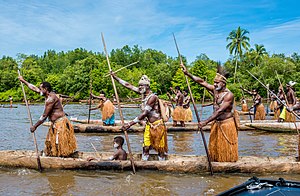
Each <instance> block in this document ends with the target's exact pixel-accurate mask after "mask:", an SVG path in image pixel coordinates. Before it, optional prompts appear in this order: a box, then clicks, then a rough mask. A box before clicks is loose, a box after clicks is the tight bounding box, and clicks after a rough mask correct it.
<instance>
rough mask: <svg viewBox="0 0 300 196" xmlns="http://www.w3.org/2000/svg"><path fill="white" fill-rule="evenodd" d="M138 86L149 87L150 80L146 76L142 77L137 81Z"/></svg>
mask: <svg viewBox="0 0 300 196" xmlns="http://www.w3.org/2000/svg"><path fill="white" fill-rule="evenodd" d="M139 85H149V86H150V79H149V78H148V77H147V76H146V75H143V76H142V77H141V79H140V81H139Z"/></svg>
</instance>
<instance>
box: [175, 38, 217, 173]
mask: <svg viewBox="0 0 300 196" xmlns="http://www.w3.org/2000/svg"><path fill="white" fill-rule="evenodd" d="M173 37H174V42H175V45H176V49H177V53H178V57H179V59H180V63H181V64H183V61H182V58H181V55H180V52H179V48H178V45H177V42H176V38H175V35H174V33H173ZM184 76H185V81H186V84H187V86H188V89H189V92H190V95H191V99H192V103H193V106H194V111H195V113H196V117H197V120H198V123H200V117H199V114H198V110H197V107H196V104H195V100H194V97H193V93H192V90H191V87H190V83H189V81H188V78H187V76H186V75H184ZM198 131H200V132H201V136H202V140H203V145H204V148H205V152H206V156H207V161H208V167H209V170H210V174H211V175H213V169H212V165H211V161H210V155H209V152H208V148H207V144H206V140H205V137H204V133H203V130H202V128H199V127H198Z"/></svg>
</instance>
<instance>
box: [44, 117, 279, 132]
mask: <svg viewBox="0 0 300 196" xmlns="http://www.w3.org/2000/svg"><path fill="white" fill-rule="evenodd" d="M86 121H87V120H86ZM73 122H74V121H73ZM81 122H85V120H82V121H81ZM91 122H94V123H95V124H73V126H74V131H75V133H119V132H122V131H121V127H122V126H121V123H120V122H119V121H116V126H103V123H102V121H100V120H91ZM97 122H98V123H97ZM127 122H129V121H125V123H127ZM275 122H276V121H275V120H256V121H254V120H253V123H252V124H256V123H263V124H266V123H275ZM247 123H248V124H249V123H250V120H241V126H240V131H253V130H255V128H254V127H250V126H246V124H247ZM43 125H44V126H50V125H51V122H45V123H43ZM166 126H167V129H168V132H179V131H180V132H194V131H198V124H197V123H196V122H187V123H186V126H185V127H173V123H172V122H167V123H166ZM210 128H211V123H209V124H208V125H206V126H205V127H203V131H210ZM143 131H144V126H141V125H138V124H136V125H133V126H132V127H131V128H130V129H129V130H128V132H143Z"/></svg>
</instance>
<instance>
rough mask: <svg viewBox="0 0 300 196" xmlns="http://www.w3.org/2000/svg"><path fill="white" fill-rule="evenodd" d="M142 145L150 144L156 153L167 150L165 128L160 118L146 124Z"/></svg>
mask: <svg viewBox="0 0 300 196" xmlns="http://www.w3.org/2000/svg"><path fill="white" fill-rule="evenodd" d="M144 146H151V147H152V148H153V149H154V150H156V151H157V152H158V153H162V154H163V153H167V152H168V142H167V128H166V126H165V124H164V123H163V121H162V120H158V121H155V122H154V123H149V122H148V123H147V124H146V127H145V132H144Z"/></svg>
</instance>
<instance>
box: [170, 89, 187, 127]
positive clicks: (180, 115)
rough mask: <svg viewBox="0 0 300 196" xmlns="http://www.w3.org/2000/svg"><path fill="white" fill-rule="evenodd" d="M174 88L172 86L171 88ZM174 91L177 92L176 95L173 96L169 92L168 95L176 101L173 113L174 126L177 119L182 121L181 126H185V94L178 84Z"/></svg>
mask: <svg viewBox="0 0 300 196" xmlns="http://www.w3.org/2000/svg"><path fill="white" fill-rule="evenodd" d="M170 89H171V90H173V89H172V88H170ZM174 93H175V94H176V97H175V98H173V97H172V96H171V95H170V94H169V93H167V95H168V96H169V98H170V99H171V100H172V101H174V102H175V103H176V107H175V109H174V111H173V113H172V118H173V127H176V126H177V121H179V122H180V126H182V127H184V126H185V124H184V121H185V110H184V108H183V101H184V95H183V94H182V93H181V90H180V87H179V86H176V87H175V91H174Z"/></svg>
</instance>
